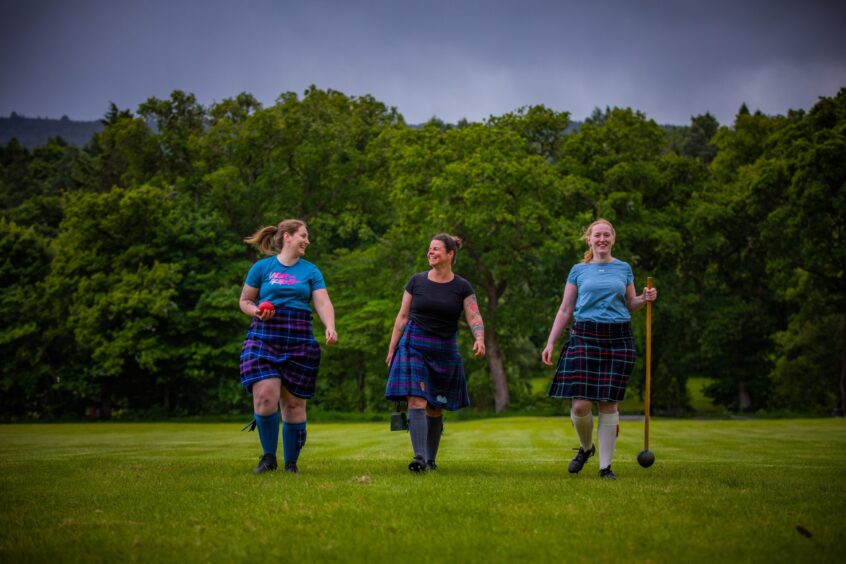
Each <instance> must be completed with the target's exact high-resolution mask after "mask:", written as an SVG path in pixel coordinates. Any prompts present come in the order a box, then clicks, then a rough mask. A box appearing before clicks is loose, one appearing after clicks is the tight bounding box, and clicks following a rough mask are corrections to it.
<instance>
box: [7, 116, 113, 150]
mask: <svg viewBox="0 0 846 564" xmlns="http://www.w3.org/2000/svg"><path fill="white" fill-rule="evenodd" d="M102 129H103V124H102V123H100V122H99V121H72V120H71V119H69V118H68V117H67V116H62V119H49V118H28V117H24V116H20V115H18V114H16V113H15V112H12V114H11V115H10V116H9V117H7V118H5V117H0V145H6V144H8V143H9V141H11V140H12V139H13V138H16V139H17V140H18V143H20V144H21V145H23V146H24V147H27V148H28V149H33V148H35V147H39V146H41V145H45V144H47V140H48V139H49V138H51V137H61V138H62V139H64V140H65V141H67V142H68V143H69V144H71V145H76V146H77V147H83V146H84V145H86V144H87V143H88V142H89V141H90V140H91V137H92V136H93V135H94V134H95V133H97V132H98V131H100V130H102Z"/></svg>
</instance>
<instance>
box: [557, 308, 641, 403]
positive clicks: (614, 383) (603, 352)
mask: <svg viewBox="0 0 846 564" xmlns="http://www.w3.org/2000/svg"><path fill="white" fill-rule="evenodd" d="M636 354H637V351H636V350H635V344H634V336H633V334H632V325H631V323H630V322H625V323H597V322H594V321H577V322H575V323H574V324H573V327H572V329H570V338H569V339H568V341H567V342H566V343H565V344H564V348H563V350H562V351H561V356H560V358H559V359H558V366H557V367H556V370H555V376H554V377H553V379H552V384H550V386H549V391H548V392H547V394H548V395H549V396H551V397H554V398H574V399H585V400H592V401H614V402H618V401H623V398H625V396H626V386H627V385H628V383H629V377H630V376H631V374H632V370H633V369H634V363H635V355H636Z"/></svg>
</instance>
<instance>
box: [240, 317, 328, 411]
mask: <svg viewBox="0 0 846 564" xmlns="http://www.w3.org/2000/svg"><path fill="white" fill-rule="evenodd" d="M319 367H320V346H319V345H318V344H317V341H316V340H315V338H314V333H313V331H312V327H311V312H310V311H306V310H301V309H294V308H284V307H279V308H276V313H275V314H274V315H273V317H271V318H270V319H268V320H267V321H261V320H260V319H258V318H255V319H253V322H252V324H251V325H250V329H249V330H248V331H247V336H246V338H245V339H244V345H243V347H242V349H241V385H242V386H244V388H246V390H247V391H248V392H252V388H253V384H255V383H256V382H258V381H259V380H265V379H267V378H280V379H281V380H282V384H284V385H285V388H287V390H288V391H289V392H291V393H292V394H293V395H295V396H297V397H298V398H303V399H308V398H311V397H313V396H314V388H315V384H316V382H317V371H318V368H319Z"/></svg>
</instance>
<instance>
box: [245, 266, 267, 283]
mask: <svg viewBox="0 0 846 564" xmlns="http://www.w3.org/2000/svg"><path fill="white" fill-rule="evenodd" d="M262 278H264V261H261V260H260V261H257V262H256V263H255V264H253V266H251V267H250V271H249V272H247V280H246V281H245V282H244V283H245V284H246V285H247V286H251V287H253V288H261V279H262Z"/></svg>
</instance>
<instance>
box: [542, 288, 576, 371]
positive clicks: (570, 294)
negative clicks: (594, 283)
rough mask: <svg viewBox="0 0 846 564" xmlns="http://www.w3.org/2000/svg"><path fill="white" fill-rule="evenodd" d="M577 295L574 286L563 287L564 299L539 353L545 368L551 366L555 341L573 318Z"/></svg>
mask: <svg viewBox="0 0 846 564" xmlns="http://www.w3.org/2000/svg"><path fill="white" fill-rule="evenodd" d="M578 294H579V290H578V288H576V286H575V285H574V284H570V283H569V282H568V283H567V285H566V286H564V297H563V298H562V299H561V305H560V306H559V307H558V312H557V313H556V314H555V321H553V322H552V329H551V330H550V331H549V338H548V339H547V340H546V348H544V349H543V352H542V353H541V361H542V362H543V363H544V364H546V365H547V366H552V351H553V349H554V348H555V341H557V340H558V337H560V336H561V333H563V332H564V328H565V327H567V324H568V323H570V319H571V318H572V317H573V310H575V308H576V297H577V296H578Z"/></svg>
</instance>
